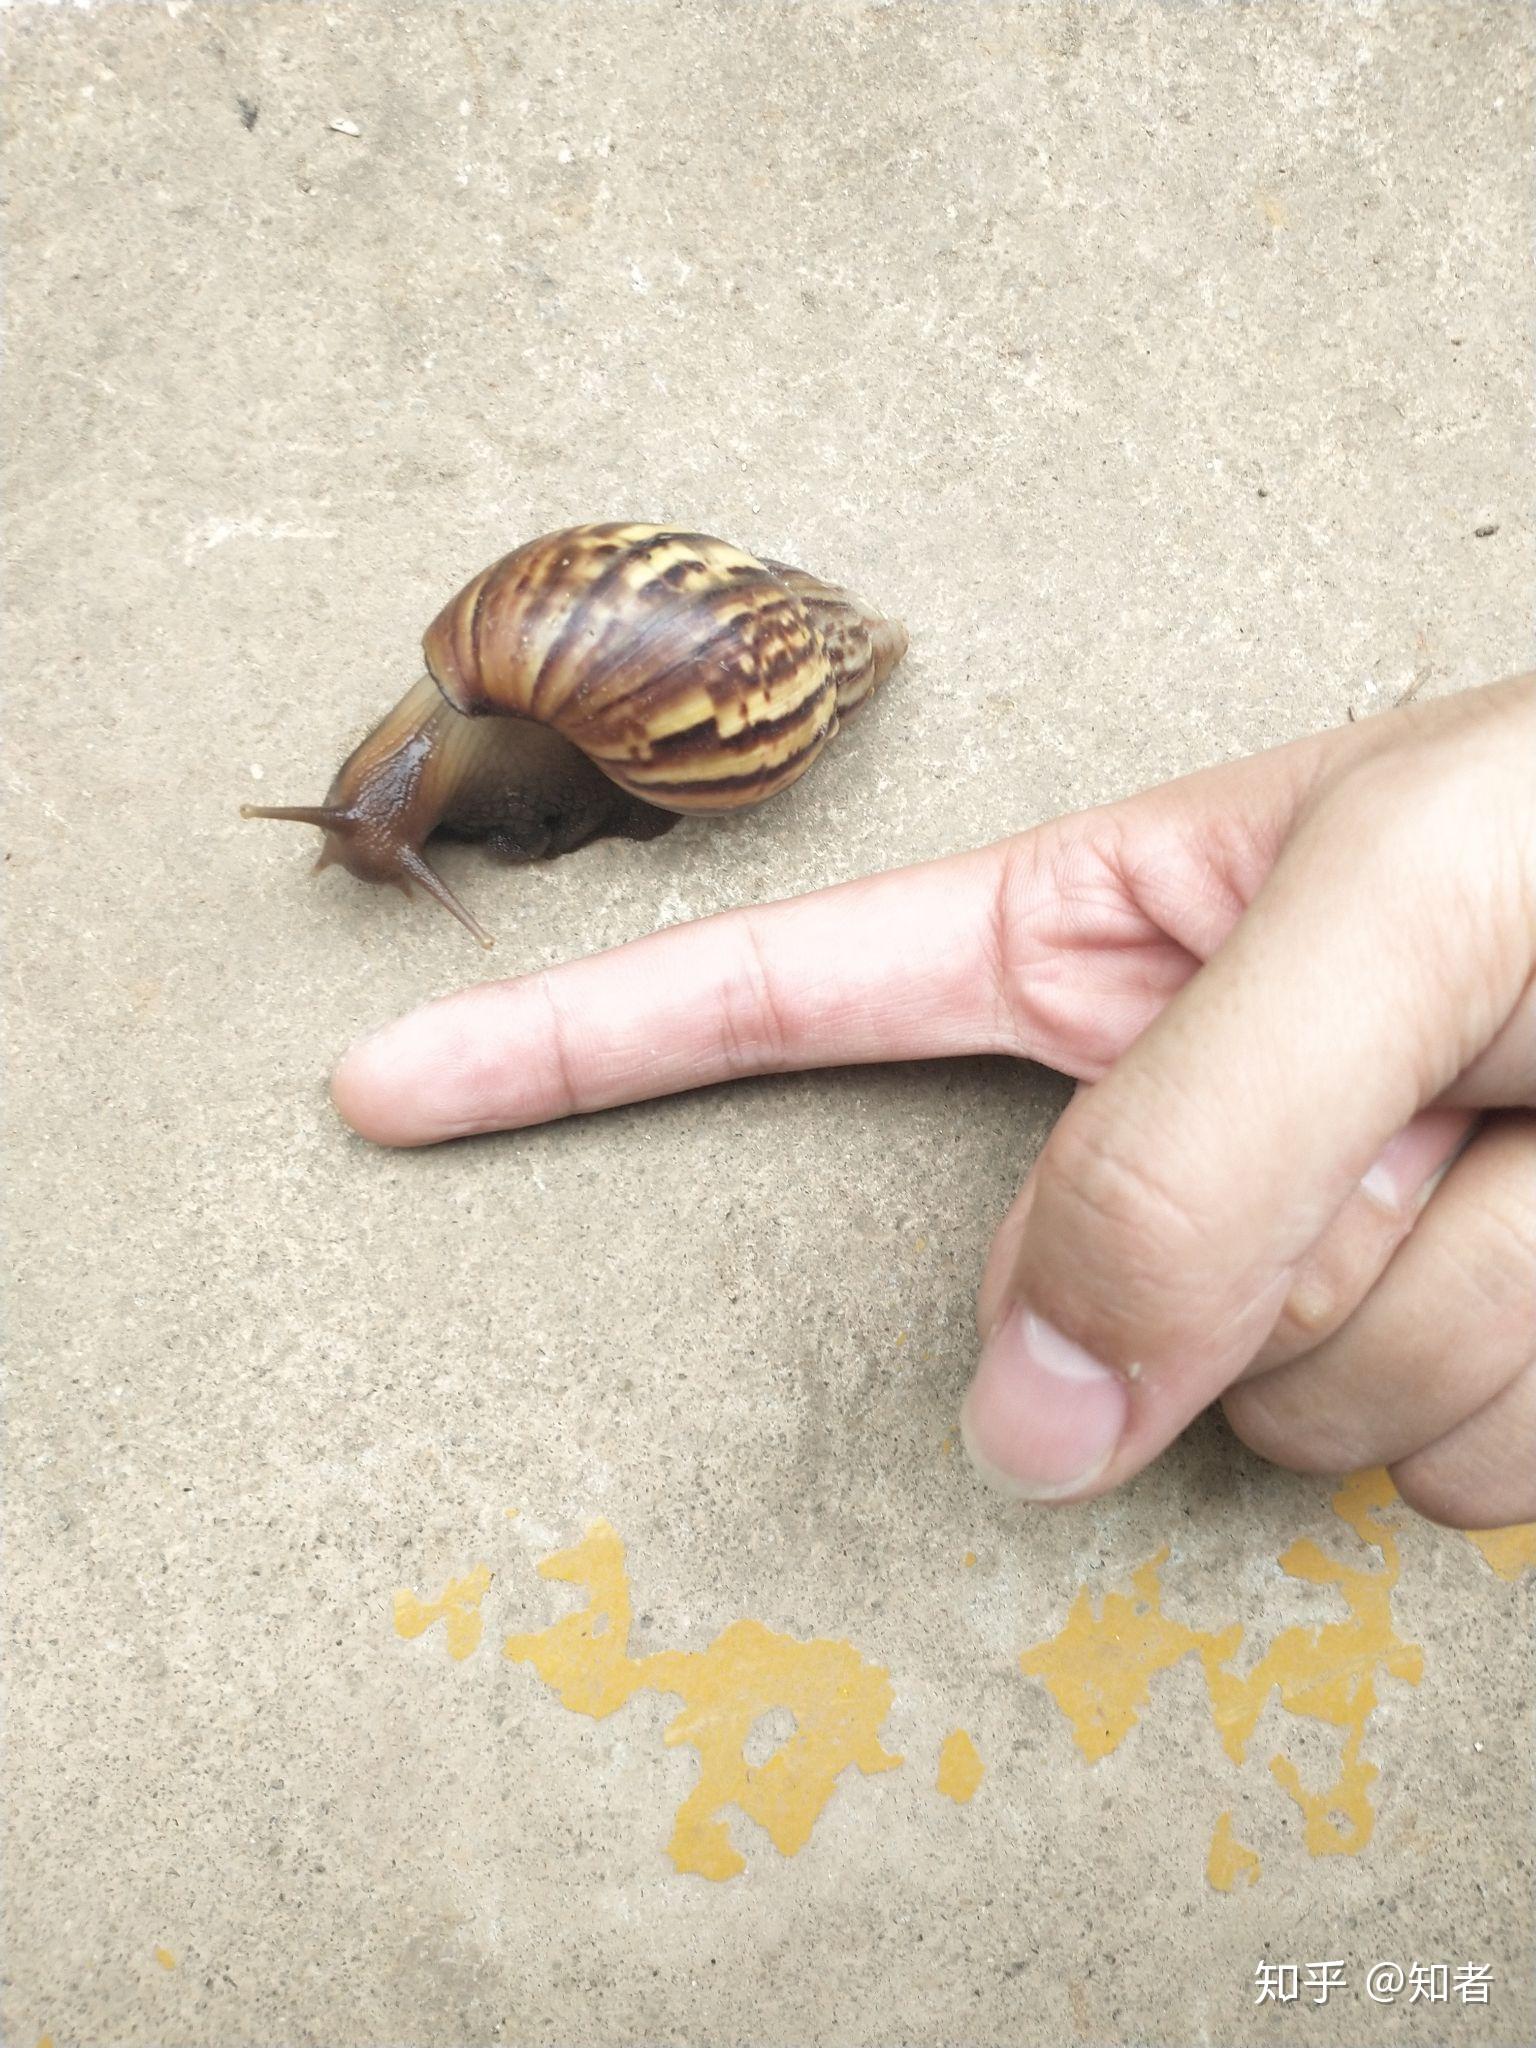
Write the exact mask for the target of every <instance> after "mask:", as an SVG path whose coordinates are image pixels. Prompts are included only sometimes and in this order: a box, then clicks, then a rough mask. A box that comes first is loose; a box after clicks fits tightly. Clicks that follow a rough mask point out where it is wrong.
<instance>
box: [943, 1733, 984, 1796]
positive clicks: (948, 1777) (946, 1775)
mask: <svg viewBox="0 0 1536 2048" xmlns="http://www.w3.org/2000/svg"><path fill="white" fill-rule="evenodd" d="M986 1769H987V1767H986V1765H985V1764H984V1763H983V1762H982V1760H981V1754H980V1752H979V1751H978V1749H977V1747H976V1745H975V1743H974V1742H972V1740H971V1738H970V1736H969V1735H968V1734H967V1733H966V1731H965V1730H964V1729H963V1728H957V1729H956V1730H955V1732H954V1733H953V1735H946V1736H945V1738H944V1747H943V1748H942V1749H941V1750H940V1751H939V1779H938V1789H939V1790H940V1791H941V1792H942V1793H943V1794H944V1797H945V1798H946V1799H953V1801H954V1802H955V1804H956V1806H968V1805H969V1804H970V1802H971V1801H972V1800H973V1799H974V1798H975V1796H976V1787H977V1786H978V1785H979V1784H980V1783H981V1781H982V1779H983V1778H984V1777H985V1775H986Z"/></svg>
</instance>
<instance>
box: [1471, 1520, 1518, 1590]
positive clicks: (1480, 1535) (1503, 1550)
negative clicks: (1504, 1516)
mask: <svg viewBox="0 0 1536 2048" xmlns="http://www.w3.org/2000/svg"><path fill="white" fill-rule="evenodd" d="M1461 1533H1462V1534H1463V1535H1464V1536H1465V1537H1466V1539H1467V1541H1468V1542H1469V1543H1475V1544H1476V1545H1477V1547H1478V1549H1479V1550H1480V1551H1481V1552H1482V1553H1483V1556H1484V1558H1485V1559H1486V1560H1487V1562H1488V1563H1489V1564H1490V1565H1491V1566H1492V1567H1493V1569H1494V1571H1496V1572H1497V1573H1498V1575H1499V1577H1500V1578H1501V1579H1508V1580H1509V1582H1510V1583H1511V1585H1513V1583H1514V1582H1515V1580H1516V1579H1518V1578H1519V1576H1520V1574H1521V1573H1522V1572H1528V1571H1530V1570H1531V1569H1532V1567H1533V1566H1536V1522H1516V1523H1515V1524H1514V1525H1513V1527H1511V1528H1508V1529H1463V1530H1462V1532H1461Z"/></svg>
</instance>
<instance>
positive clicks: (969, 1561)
mask: <svg viewBox="0 0 1536 2048" xmlns="http://www.w3.org/2000/svg"><path fill="white" fill-rule="evenodd" d="M975 1563H976V1553H975V1551H974V1550H968V1551H967V1552H966V1553H965V1568H966V1570H967V1571H971V1570H972V1569H973V1568H974V1567H975Z"/></svg>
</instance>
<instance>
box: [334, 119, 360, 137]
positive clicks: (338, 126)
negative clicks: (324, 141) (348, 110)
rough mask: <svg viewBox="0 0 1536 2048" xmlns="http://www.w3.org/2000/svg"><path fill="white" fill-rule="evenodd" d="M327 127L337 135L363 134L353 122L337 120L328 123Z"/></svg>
mask: <svg viewBox="0 0 1536 2048" xmlns="http://www.w3.org/2000/svg"><path fill="white" fill-rule="evenodd" d="M329 126H330V128H331V130H332V131H333V133H335V134H337V135H361V134H362V132H363V131H362V129H361V128H359V127H358V125H357V123H356V122H355V121H347V120H342V119H337V120H335V121H332V122H330V123H329Z"/></svg>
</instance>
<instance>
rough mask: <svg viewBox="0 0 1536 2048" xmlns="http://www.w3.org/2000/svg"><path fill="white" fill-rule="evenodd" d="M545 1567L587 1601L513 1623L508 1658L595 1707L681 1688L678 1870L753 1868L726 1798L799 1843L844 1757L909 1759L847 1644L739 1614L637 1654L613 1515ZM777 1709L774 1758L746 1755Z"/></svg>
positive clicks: (876, 1689) (886, 1694)
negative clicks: (685, 1771)
mask: <svg viewBox="0 0 1536 2048" xmlns="http://www.w3.org/2000/svg"><path fill="white" fill-rule="evenodd" d="M539 1571H540V1572H541V1574H542V1575H543V1576H544V1577H545V1578H547V1579H558V1580H562V1581H564V1582H565V1583H567V1584H569V1585H573V1586H578V1587H581V1588H583V1589H584V1590H585V1591H586V1594H587V1604H586V1606H585V1607H583V1608H580V1609H579V1610H577V1611H576V1612H574V1613H571V1614H567V1615H564V1616H563V1617H562V1618H561V1619H560V1620H559V1621H557V1622H555V1623H554V1624H553V1625H552V1626H551V1627H549V1628H546V1629H540V1630H537V1631H536V1632H534V1633H532V1634H527V1635H512V1636H508V1638H507V1640H506V1643H505V1645H504V1654H505V1655H506V1656H507V1657H508V1658H510V1659H511V1660H512V1661H513V1662H514V1663H525V1664H531V1665H532V1666H533V1668H534V1670H535V1671H536V1672H537V1673H538V1674H539V1676H540V1678H542V1679H543V1681H544V1683H545V1684H546V1685H547V1686H549V1687H550V1689H551V1690H552V1691H553V1692H554V1693H555V1695H556V1697H557V1698H558V1699H559V1700H560V1701H561V1703H562V1705H564V1706H566V1707H569V1708H570V1709H572V1711H573V1712H575V1713H578V1714H590V1715H591V1716H592V1717H593V1718H594V1719H595V1720H601V1719H602V1718H603V1717H604V1716H606V1715H608V1714H611V1713H613V1712H614V1711H615V1710H616V1709H617V1708H619V1707H621V1706H623V1705H624V1703H625V1701H626V1700H629V1699H631V1698H632V1697H633V1696H634V1694H635V1693H637V1692H668V1693H677V1694H679V1695H680V1696H681V1698H682V1701H683V1708H682V1711H681V1713H679V1714H678V1715H677V1717H676V1718H675V1719H674V1720H673V1721H672V1722H671V1724H670V1725H669V1726H668V1728H667V1730H666V1734H665V1736H664V1738H663V1739H664V1740H665V1742H666V1743H667V1745H668V1746H669V1747H672V1746H674V1745H676V1744H678V1743H686V1744H687V1745H688V1746H689V1747H690V1748H691V1749H693V1750H695V1751H696V1752H697V1754H698V1758H699V1777H698V1782H697V1783H696V1784H695V1786H694V1788H693V1790H692V1791H691V1792H690V1793H689V1795H688V1797H687V1798H686V1799H685V1800H684V1801H683V1803H682V1805H681V1806H680V1807H679V1808H678V1812H677V1817H676V1823H675V1825H674V1828H673V1831H672V1839H671V1841H670V1843H669V1844H668V1854H669V1855H670V1856H671V1858H672V1861H673V1863H674V1865H675V1866H676V1868H677V1869H678V1870H681V1871H691V1872H694V1873H696V1874H697V1875H699V1876H701V1877H708V1878H712V1879H714V1880H716V1881H717V1882H718V1881H721V1880H723V1879H725V1878H729V1877H735V1876H736V1875H738V1873H739V1872H740V1871H742V1870H744V1869H745V1868H746V1863H745V1859H744V1858H743V1857H742V1855H741V1854H740V1852H739V1851H738V1850H737V1849H736V1848H735V1846H734V1845H733V1843H732V1842H731V1838H730V1833H729V1829H728V1827H727V1825H726V1822H725V1821H724V1820H723V1819H721V1818H720V1815H721V1812H722V1810H723V1809H724V1808H725V1807H727V1806H734V1807H735V1808H736V1809H737V1810H738V1811H739V1812H741V1813H743V1814H745V1815H746V1816H747V1818H748V1819H749V1820H754V1821H756V1822H757V1824H758V1825H759V1827H761V1828H762V1829H763V1830H764V1832H765V1833H766V1834H767V1835H768V1837H769V1839H770V1841H772V1843H773V1845H774V1847H775V1848H776V1849H778V1850H779V1852H780V1853H781V1854H782V1855H785V1856H793V1855H796V1854H797V1853H798V1852H799V1851H800V1850H801V1849H803V1848H804V1846H805V1844H806V1843H807V1842H808V1841H809V1840H810V1837H811V1831H812V1829H813V1828H814V1827H815V1825H816V1822H817V1821H818V1820H819V1819H820V1817H821V1813H822V1810H823V1808H824V1807H825V1806H826V1804H827V1801H828V1800H829V1799H830V1798H831V1796H832V1793H833V1790H834V1788H835V1786H836V1783H837V1780H838V1777H839V1776H840V1775H841V1773H842V1772H843V1771H844V1770H846V1769H847V1768H848V1766H849V1765H850V1764H851V1765H853V1766H854V1767H855V1768H856V1769H858V1770H860V1771H862V1772H864V1773H866V1774H871V1773H873V1772H875V1771H888V1770H892V1769H894V1768H895V1766H896V1765H897V1764H899V1763H900V1762H901V1758H900V1757H899V1756H893V1755H891V1754H890V1753H889V1752H888V1751H887V1750H885V1749H883V1748H882V1747H881V1744H880V1741H879V1730H880V1724H881V1723H882V1722H883V1721H884V1719H885V1717H886V1715H887V1713H888V1712H889V1711H890V1706H891V1699H892V1692H891V1683H890V1678H889V1676H888V1674H887V1673H886V1672H884V1671H883V1670H881V1669H880V1668H879V1667H878V1666H876V1665H873V1664H866V1663H865V1662H864V1661H863V1659H862V1658H861V1657H860V1656H859V1654H858V1652H857V1651H856V1650H855V1649H854V1648H853V1647H852V1645H851V1644H848V1643H843V1642H831V1641H826V1640H819V1641H814V1642H801V1641H799V1640H798V1639H797V1638H796V1637H794V1636H785V1635H778V1634H776V1633H775V1632H774V1631H773V1630H772V1629H769V1628H765V1627H764V1626H763V1624H762V1623H761V1622H758V1621H733V1622H732V1623H731V1624H730V1626H729V1627H728V1628H726V1629H725V1630H724V1631H723V1632H722V1633H721V1634H720V1635H719V1636H717V1637H716V1638H715V1640H714V1642H712V1643H711V1644H710V1645H709V1647H708V1649H706V1650H700V1651H691V1650H662V1651H658V1652H657V1653H656V1654H655V1655H654V1656H650V1657H638V1658H637V1657H632V1656H631V1655H630V1654H629V1631H630V1625H631V1621H632V1619H633V1608H632V1604H631V1600H630V1592H629V1577H628V1573H627V1571H626V1569H625V1564H624V1546H623V1543H622V1542H621V1541H620V1539H619V1536H618V1534H617V1532H616V1531H615V1530H614V1529H612V1528H611V1527H610V1526H609V1524H608V1523H607V1522H601V1521H600V1522H595V1523H594V1524H593V1525H592V1527H591V1528H590V1529H589V1530H588V1532H587V1534H586V1536H585V1537H584V1538H583V1539H582V1541H581V1542H580V1543H578V1544H575V1545H573V1546H572V1547H571V1548H570V1549H569V1550H561V1551H556V1552H555V1554H554V1555H553V1556H552V1557H547V1558H545V1559H544V1561H543V1563H542V1564H541V1565H540V1566H539ZM776 1709H788V1711H789V1712H790V1714H791V1715H792V1716H793V1717H794V1722H795V1728H794V1732H793V1734H791V1735H789V1736H786V1737H785V1739H784V1740H783V1741H782V1742H781V1743H780V1744H779V1746H778V1747H777V1748H776V1749H775V1750H774V1752H773V1754H772V1755H771V1756H770V1757H769V1758H768V1759H767V1761H766V1762H764V1763H761V1764H751V1763H749V1762H748V1761H747V1756H746V1744H747V1738H748V1736H749V1735H750V1734H751V1732H752V1730H753V1728H754V1727H755V1725H756V1724H757V1722H758V1721H759V1720H760V1719H761V1718H762V1717H763V1716H764V1715H765V1714H771V1713H773V1712H774V1711H775V1710H776Z"/></svg>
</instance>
